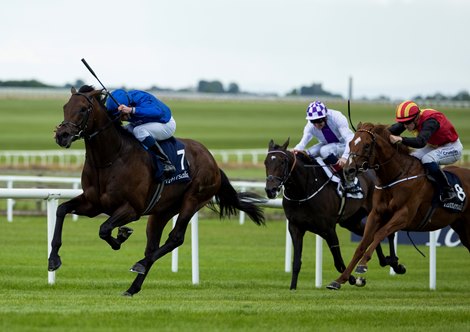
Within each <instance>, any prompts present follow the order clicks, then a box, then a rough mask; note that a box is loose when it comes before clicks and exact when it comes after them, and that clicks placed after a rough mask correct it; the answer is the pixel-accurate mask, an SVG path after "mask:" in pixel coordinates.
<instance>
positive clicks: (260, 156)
mask: <svg viewBox="0 0 470 332" xmlns="http://www.w3.org/2000/svg"><path fill="white" fill-rule="evenodd" d="M210 152H211V153H212V155H213V156H214V158H216V159H217V160H219V161H221V162H222V163H228V162H234V163H237V164H243V163H247V162H249V163H251V164H253V165H258V164H259V163H261V162H263V161H264V158H265V156H266V152H267V149H234V150H211V151H210ZM84 161H85V151H84V150H22V151H14V150H11V151H9V150H3V151H0V165H2V166H6V167H11V168H28V167H32V166H36V167H38V166H39V167H51V166H55V167H57V166H58V167H61V168H70V167H73V168H80V167H82V166H83V162H84Z"/></svg>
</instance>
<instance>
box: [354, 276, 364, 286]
mask: <svg viewBox="0 0 470 332" xmlns="http://www.w3.org/2000/svg"><path fill="white" fill-rule="evenodd" d="M365 285H366V279H365V278H363V277H357V278H356V286H357V287H364V286H365Z"/></svg>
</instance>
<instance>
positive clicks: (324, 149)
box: [294, 101, 362, 197]
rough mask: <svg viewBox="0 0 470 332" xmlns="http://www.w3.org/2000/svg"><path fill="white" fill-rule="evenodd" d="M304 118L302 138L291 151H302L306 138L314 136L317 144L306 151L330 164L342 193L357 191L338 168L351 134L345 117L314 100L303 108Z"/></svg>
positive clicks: (359, 190) (341, 167)
mask: <svg viewBox="0 0 470 332" xmlns="http://www.w3.org/2000/svg"><path fill="white" fill-rule="evenodd" d="M306 119H307V124H306V125H305V127H304V133H303V137H302V139H301V140H300V142H299V143H298V144H297V145H296V146H295V147H294V150H304V149H305V147H306V146H307V144H308V143H309V142H310V140H311V139H312V138H313V137H315V138H316V139H317V140H318V143H316V144H315V145H313V146H311V147H310V148H308V149H307V150H306V152H307V154H309V155H310V156H311V157H313V158H315V157H318V156H320V157H321V158H322V159H323V160H324V161H325V163H326V164H328V165H330V167H331V168H332V169H333V171H334V172H335V173H337V174H338V175H339V177H340V178H341V182H342V185H343V187H344V189H345V190H346V192H348V193H351V194H353V196H354V194H361V191H362V190H361V187H360V185H359V184H355V183H354V182H347V181H346V180H345V178H344V174H343V171H342V169H343V166H344V165H345V164H346V162H347V159H348V156H349V142H350V141H351V139H352V138H353V136H354V133H353V132H352V130H351V129H349V126H348V120H347V119H346V117H345V116H344V115H343V114H342V113H341V112H339V111H336V110H333V109H328V108H326V106H325V104H324V103H322V102H321V101H314V102H312V103H310V104H309V105H308V107H307V116H306ZM359 196H360V197H361V196H362V195H359Z"/></svg>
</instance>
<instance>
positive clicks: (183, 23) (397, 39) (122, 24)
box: [0, 0, 470, 99]
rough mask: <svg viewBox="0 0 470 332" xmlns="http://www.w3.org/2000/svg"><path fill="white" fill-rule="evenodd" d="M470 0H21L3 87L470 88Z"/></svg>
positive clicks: (0, 36)
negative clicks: (32, 82)
mask: <svg viewBox="0 0 470 332" xmlns="http://www.w3.org/2000/svg"><path fill="white" fill-rule="evenodd" d="M469 17H470V1H468V0H234V1H226V0H197V1H196V0H166V1H161V0H131V1H130V0H127V1H123V0H112V1H108V0H78V1H63V0H42V1H37V0H15V1H8V2H6V1H5V2H4V3H2V7H1V11H0V31H1V33H0V80H2V81H5V80H29V79H36V80H39V81H41V82H44V83H46V84H51V85H64V84H66V83H74V82H75V81H76V80H77V79H81V80H83V81H85V83H87V84H92V85H95V86H96V87H98V86H99V83H98V82H97V81H96V79H95V78H94V77H93V76H92V75H91V74H90V73H89V72H88V71H87V69H86V68H85V67H84V66H83V64H82V63H81V61H80V60H81V59H82V58H85V59H86V60H87V62H88V63H89V64H90V66H91V67H92V68H93V69H94V71H95V72H96V74H97V75H98V77H99V79H100V80H101V81H102V82H103V84H104V85H105V86H106V87H107V88H109V89H111V88H112V87H121V86H126V87H128V88H137V89H146V88H149V87H151V86H158V87H162V88H172V89H180V88H187V87H195V86H196V85H197V83H198V82H199V80H209V81H212V80H218V81H220V82H222V83H223V84H224V86H225V87H228V84H229V83H232V82H233V83H237V84H238V85H239V87H240V89H241V90H242V91H250V92H258V93H278V94H280V95H284V94H286V93H288V92H290V91H291V90H292V89H295V88H300V87H301V86H310V85H311V84H313V83H321V84H322V85H323V88H324V89H325V90H327V91H330V92H333V93H339V94H341V95H343V96H345V97H347V96H348V86H349V78H350V77H351V78H352V82H353V85H352V92H353V98H360V97H368V98H374V97H377V96H379V95H385V96H388V97H391V98H398V99H407V98H412V97H413V96H416V95H423V96H426V95H432V94H435V93H438V92H439V93H443V94H445V95H455V94H457V93H458V92H460V91H470V43H469V41H468V40H469V33H470V19H469Z"/></svg>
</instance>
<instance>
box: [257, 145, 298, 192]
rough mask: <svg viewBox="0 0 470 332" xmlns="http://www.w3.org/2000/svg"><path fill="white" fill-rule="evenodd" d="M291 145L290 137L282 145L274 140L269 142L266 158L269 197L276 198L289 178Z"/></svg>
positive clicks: (266, 188)
mask: <svg viewBox="0 0 470 332" xmlns="http://www.w3.org/2000/svg"><path fill="white" fill-rule="evenodd" d="M288 145H289V138H288V139H287V141H286V142H285V143H284V144H283V145H282V146H281V145H277V144H275V143H274V141H273V140H271V141H270V142H269V148H268V154H267V155H266V159H265V160H264V166H265V167H266V187H265V188H264V190H265V191H266V195H267V196H268V198H271V199H272V198H275V197H276V196H277V194H278V193H279V191H280V190H281V187H282V185H283V184H284V182H286V180H287V179H288V178H289V175H290V170H291V166H290V165H291V164H292V160H293V154H292V153H291V152H289V151H287V146H288Z"/></svg>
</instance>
